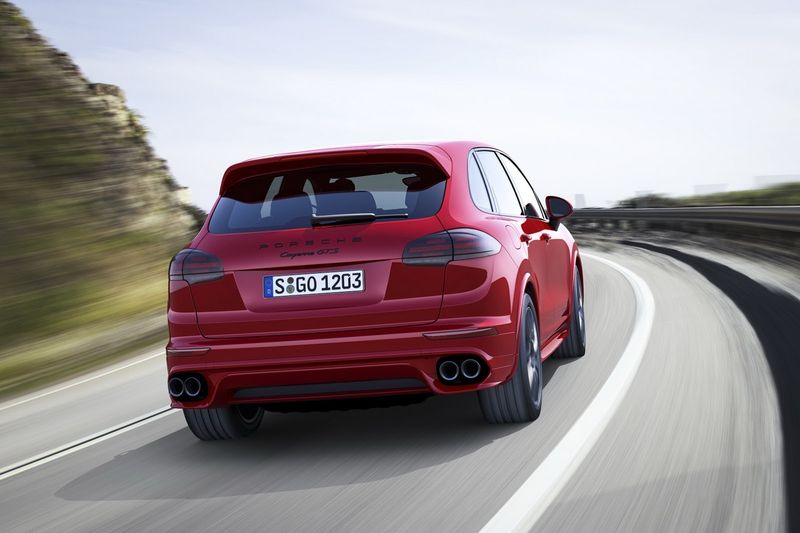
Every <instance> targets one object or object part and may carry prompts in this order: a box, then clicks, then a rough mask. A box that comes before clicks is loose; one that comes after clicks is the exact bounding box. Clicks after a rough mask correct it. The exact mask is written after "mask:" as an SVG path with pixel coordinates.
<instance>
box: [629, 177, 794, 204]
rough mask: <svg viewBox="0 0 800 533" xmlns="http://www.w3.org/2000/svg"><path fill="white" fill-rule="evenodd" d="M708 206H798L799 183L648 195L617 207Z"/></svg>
mask: <svg viewBox="0 0 800 533" xmlns="http://www.w3.org/2000/svg"><path fill="white" fill-rule="evenodd" d="M709 205H800V182H792V183H782V184H780V185H775V186H773V187H766V188H764V189H749V190H745V191H730V192H719V193H714V194H702V195H696V196H681V197H670V196H663V195H660V194H648V195H646V196H636V197H634V198H628V199H627V200H622V201H621V202H620V203H619V207H703V206H709Z"/></svg>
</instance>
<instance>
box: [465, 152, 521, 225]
mask: <svg viewBox="0 0 800 533" xmlns="http://www.w3.org/2000/svg"><path fill="white" fill-rule="evenodd" d="M476 155H477V156H478V160H479V161H480V162H481V168H482V169H483V173H484V176H486V180H487V181H488V182H489V186H491V188H492V191H493V192H494V198H495V200H496V201H497V206H496V209H495V211H497V212H498V213H500V214H501V215H516V216H519V215H522V206H521V205H520V203H519V199H518V198H517V193H516V192H514V187H513V186H512V185H511V181H509V178H508V175H507V174H506V171H505V170H504V169H503V165H501V164H500V160H499V159H497V155H495V153H494V152H490V151H488V150H482V151H480V152H476Z"/></svg>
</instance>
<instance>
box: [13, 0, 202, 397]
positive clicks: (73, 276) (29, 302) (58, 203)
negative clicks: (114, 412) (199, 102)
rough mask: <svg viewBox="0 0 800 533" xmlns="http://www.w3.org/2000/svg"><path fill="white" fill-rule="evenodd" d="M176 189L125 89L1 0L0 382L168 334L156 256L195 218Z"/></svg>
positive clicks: (52, 371) (162, 274)
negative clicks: (91, 73)
mask: <svg viewBox="0 0 800 533" xmlns="http://www.w3.org/2000/svg"><path fill="white" fill-rule="evenodd" d="M180 189H181V188H180V187H179V186H178V185H177V183H176V182H175V180H174V179H173V178H172V176H171V175H170V173H169V170H168V169H167V166H166V164H165V162H164V161H163V160H161V159H158V158H157V157H156V156H155V154H154V153H153V150H152V148H151V147H150V145H149V144H148V141H147V131H146V129H145V127H144V125H143V124H142V121H141V118H140V117H139V116H138V115H137V114H136V113H135V112H134V111H132V110H130V109H129V108H128V107H127V106H126V105H125V100H124V95H123V93H122V91H121V90H120V89H119V88H117V87H115V86H113V85H106V84H92V83H89V82H88V81H87V80H86V79H85V78H84V77H83V76H82V75H81V73H80V71H79V70H78V68H77V67H76V66H75V65H74V64H73V63H72V61H71V60H70V58H69V57H68V56H67V55H66V54H64V53H61V52H59V51H57V50H55V49H54V48H52V47H50V46H49V45H48V44H47V42H46V41H45V40H44V39H43V38H42V37H41V36H39V34H38V33H36V31H35V29H34V28H33V25H32V24H31V23H30V22H29V21H28V20H27V19H26V18H25V17H24V15H22V13H21V12H20V11H19V10H18V9H17V8H16V7H15V6H13V5H12V4H10V3H8V2H4V1H0V249H1V250H2V259H0V294H1V295H2V296H1V297H0V339H2V340H0V394H4V393H8V392H9V391H11V390H14V389H18V388H21V387H24V386H27V385H29V384H31V383H34V382H36V383H40V382H42V381H46V380H49V379H57V378H59V377H62V376H64V375H65V374H67V373H70V372H74V371H76V370H77V369H80V368H87V367H90V366H92V365H96V364H98V363H100V362H104V361H106V360H107V359H108V358H109V357H112V356H115V355H120V354H121V353H122V352H124V351H125V349H129V348H131V347H132V346H137V345H142V344H145V343H148V342H150V343H152V342H153V341H155V340H157V339H159V338H161V337H163V336H164V335H165V332H164V328H163V320H158V319H157V318H154V317H156V316H157V315H158V314H160V313H162V310H163V308H164V306H165V298H166V267H167V262H168V260H169V258H170V256H171V255H172V254H174V253H175V251H177V250H178V249H180V247H181V246H183V245H184V244H185V243H186V242H187V241H188V240H189V239H191V237H192V236H193V235H194V233H195V232H196V229H197V226H198V224H199V222H200V220H201V219H202V217H203V213H202V212H201V211H200V210H199V209H197V208H196V207H194V206H191V205H187V204H184V203H183V201H182V200H181V198H180ZM112 333H113V334H112Z"/></svg>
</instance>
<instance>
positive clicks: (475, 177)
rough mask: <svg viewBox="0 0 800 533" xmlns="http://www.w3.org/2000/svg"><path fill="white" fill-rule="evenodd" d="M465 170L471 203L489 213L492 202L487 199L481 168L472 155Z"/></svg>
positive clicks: (487, 193) (487, 194) (487, 192)
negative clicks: (467, 176) (467, 173)
mask: <svg viewBox="0 0 800 533" xmlns="http://www.w3.org/2000/svg"><path fill="white" fill-rule="evenodd" d="M467 172H469V194H470V195H471V196H472V203H474V204H475V207H477V208H478V209H480V210H481V211H486V212H489V213H491V212H492V202H491V201H489V191H487V190H486V182H484V181H483V176H482V175H481V169H480V168H479V167H478V163H477V162H476V161H475V156H474V155H470V156H469V164H468V168H467Z"/></svg>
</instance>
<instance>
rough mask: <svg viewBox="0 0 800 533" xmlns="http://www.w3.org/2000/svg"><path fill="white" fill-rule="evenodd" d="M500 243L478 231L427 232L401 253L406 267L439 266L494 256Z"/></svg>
mask: <svg viewBox="0 0 800 533" xmlns="http://www.w3.org/2000/svg"><path fill="white" fill-rule="evenodd" d="M499 251H500V243H499V242H497V240H496V239H495V238H494V237H492V236H491V235H488V234H486V233H484V232H482V231H478V230H474V229H469V228H459V229H454V230H448V231H441V232H439V233H431V234H430V235H425V236H424V237H420V238H419V239H415V240H413V241H411V242H410V243H408V244H407V245H406V247H405V250H404V251H403V263H405V264H407V265H421V266H442V265H446V264H447V263H449V262H450V261H458V260H460V259H474V258H477V257H486V256H489V255H494V254H496V253H497V252H499Z"/></svg>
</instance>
